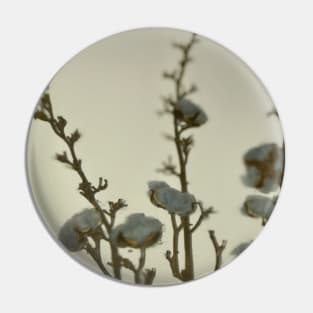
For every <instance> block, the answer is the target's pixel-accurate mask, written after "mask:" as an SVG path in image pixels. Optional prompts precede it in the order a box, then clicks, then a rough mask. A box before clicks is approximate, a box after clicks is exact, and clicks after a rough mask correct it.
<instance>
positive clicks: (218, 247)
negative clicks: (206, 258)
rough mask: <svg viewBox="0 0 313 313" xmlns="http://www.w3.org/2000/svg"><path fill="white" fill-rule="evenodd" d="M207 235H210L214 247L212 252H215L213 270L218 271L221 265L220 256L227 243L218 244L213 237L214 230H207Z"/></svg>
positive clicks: (224, 241)
mask: <svg viewBox="0 0 313 313" xmlns="http://www.w3.org/2000/svg"><path fill="white" fill-rule="evenodd" d="M209 235H210V239H211V241H212V243H213V246H214V250H215V258H216V260H215V267H214V270H215V271H216V270H218V269H219V268H220V267H221V265H222V254H223V251H224V249H225V248H226V245H227V241H226V240H223V241H222V243H221V244H219V243H218V241H217V239H216V236H215V231H214V230H209Z"/></svg>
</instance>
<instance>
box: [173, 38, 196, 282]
mask: <svg viewBox="0 0 313 313" xmlns="http://www.w3.org/2000/svg"><path fill="white" fill-rule="evenodd" d="M194 43H195V34H193V35H192V38H191V40H190V42H189V43H188V44H187V45H186V46H184V47H182V51H183V58H182V60H181V61H180V69H179V73H178V76H177V78H176V79H175V98H176V99H175V102H176V103H178V102H179V101H180V100H181V99H182V97H183V94H181V89H182V80H183V78H184V74H185V71H186V66H187V64H188V61H189V60H190V56H189V52H190V50H191V48H192V46H193V44H194ZM173 124H174V141H175V146H176V151H177V155H178V162H179V168H180V174H179V180H180V185H181V191H182V192H188V182H187V158H186V160H185V159H184V154H183V150H182V146H181V137H180V135H181V131H180V130H179V126H178V120H177V116H176V114H175V112H174V113H173ZM181 223H182V225H183V230H184V247H185V269H184V270H183V271H182V274H183V275H182V276H183V280H192V279H193V278H194V262H193V253H192V233H191V231H190V218H189V216H185V217H181ZM174 234H175V233H174Z"/></svg>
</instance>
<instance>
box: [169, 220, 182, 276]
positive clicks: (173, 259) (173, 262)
mask: <svg viewBox="0 0 313 313" xmlns="http://www.w3.org/2000/svg"><path fill="white" fill-rule="evenodd" d="M171 222H172V228H173V255H172V253H171V251H167V252H166V259H167V260H168V261H169V263H170V266H171V269H172V273H173V275H174V276H175V277H176V278H178V279H183V277H182V276H181V273H180V269H179V259H178V254H179V251H178V242H179V233H180V231H181V230H182V224H180V225H179V226H177V221H176V216H175V214H171Z"/></svg>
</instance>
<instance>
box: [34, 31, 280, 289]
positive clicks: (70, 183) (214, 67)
mask: <svg viewBox="0 0 313 313" xmlns="http://www.w3.org/2000/svg"><path fill="white" fill-rule="evenodd" d="M189 38H190V33H187V32H183V31H177V30H172V29H141V30H137V31H130V32H125V33H121V34H118V35H115V36H112V37H110V38H108V39H105V40H103V41H99V42H97V43H96V44H94V45H92V46H90V47H88V48H87V49H85V50H84V51H82V52H81V53H79V54H78V55H77V56H75V57H74V58H73V59H72V60H71V61H70V62H68V63H67V64H66V65H65V66H64V67H63V68H62V69H61V70H60V71H59V72H58V73H57V74H56V76H55V77H54V78H53V80H52V82H51V85H50V94H51V99H52V103H53V107H54V111H55V113H56V114H57V115H63V116H64V117H65V118H67V120H68V121H69V123H68V130H72V129H73V130H74V129H75V128H79V130H80V131H81V132H82V134H83V137H82V139H81V140H80V141H79V143H78V144H77V151H78V154H79V155H80V157H81V158H82V160H83V167H84V169H85V172H86V173H87V175H88V177H89V178H90V179H91V180H92V181H94V182H97V179H98V176H104V177H105V178H107V179H108V180H109V188H108V189H107V190H106V191H105V192H103V193H102V194H99V199H100V200H101V201H102V203H103V204H104V205H106V202H107V201H108V200H115V199H117V198H123V199H125V200H126V201H127V203H128V205H129V207H128V208H127V209H125V210H124V211H123V212H121V213H120V214H119V215H118V219H117V224H118V223H119V222H122V221H123V220H124V219H125V217H126V216H127V215H129V214H131V213H134V212H144V213H145V214H146V215H149V216H155V217H157V218H159V219H160V220H161V221H162V222H163V223H164V224H165V227H164V228H165V232H164V236H163V239H162V242H161V244H160V245H157V246H156V247H154V248H151V249H149V251H148V252H147V264H146V267H157V276H156V279H155V282H154V283H156V284H167V283H173V282H177V280H176V279H174V278H173V277H172V275H171V272H170V269H169V266H168V262H167V261H166V260H165V257H164V253H165V251H166V250H167V249H168V248H170V247H171V226H170V223H169V222H170V220H169V215H168V214H167V213H166V212H165V211H163V210H162V209H159V208H156V207H154V206H153V205H152V204H151V203H150V201H149V199H148V197H147V182H148V181H149V180H165V181H166V182H167V183H169V184H170V185H172V186H173V187H179V184H178V181H177V179H176V178H173V177H170V176H164V175H162V174H160V173H156V171H155V169H156V168H158V167H159V165H160V164H161V161H162V160H165V159H166V158H167V156H168V155H169V154H171V155H173V159H174V160H175V161H176V154H175V149H174V146H173V144H172V143H170V142H168V141H165V140H164V139H163V138H162V136H161V134H162V133H164V132H169V133H170V132H172V123H171V119H170V118H169V117H167V116H164V117H162V118H160V117H158V116H157V115H156V112H157V111H158V110H159V109H160V108H161V106H162V103H161V101H160V96H161V95H168V94H170V93H172V92H173V85H172V84H171V82H169V81H165V80H164V79H162V78H161V73H162V71H163V70H171V69H174V68H175V67H176V66H177V62H178V59H179V57H180V54H179V51H177V50H174V49H173V48H172V47H171V43H172V42H173V41H182V42H187V41H188V40H189ZM199 38H200V42H199V43H198V44H197V45H195V47H194V50H193V52H192V55H193V57H194V62H193V63H192V64H191V65H190V67H188V69H187V73H186V80H185V82H186V83H188V82H189V83H196V85H197V86H198V88H199V91H198V92H197V93H195V94H194V95H192V96H190V99H192V100H193V101H194V102H196V103H198V104H199V105H201V107H202V108H203V109H204V110H205V111H206V112H207V114H208V115H209V122H208V123H207V124H205V125H204V126H202V127H200V128H197V129H194V130H192V131H190V133H192V134H194V138H195V142H196V143H195V147H194V149H193V150H192V152H191V156H190V161H189V164H188V174H189V181H190V192H192V193H193V194H194V195H195V196H196V197H197V199H199V200H202V201H203V202H204V204H206V205H213V206H214V208H215V209H216V210H217V211H218V213H217V214H215V215H213V216H212V217H211V218H210V219H209V220H206V221H205V222H203V224H202V226H201V227H200V228H199V229H198V231H197V232H196V233H195V235H194V256H195V272H196V276H203V275H205V274H206V273H208V272H211V271H212V270H213V267H214V260H215V259H214V250H213V247H212V243H211V241H210V240H209V236H208V233H207V231H208V230H209V229H214V230H215V231H216V235H217V237H218V239H219V240H221V239H226V240H227V241H228V245H227V248H226V250H225V252H224V264H226V263H228V262H229V261H230V260H231V259H232V258H233V256H231V255H230V252H231V251H232V249H233V248H234V247H235V246H237V245H238V244H239V243H241V242H243V241H247V240H251V239H253V238H255V237H256V235H257V234H258V233H259V232H260V230H261V229H262V228H261V223H260V221H259V220H253V219H251V218H248V217H245V216H243V215H241V213H240V207H241V205H242V203H243V201H244V200H245V197H246V195H248V194H256V193H257V192H256V191H254V190H253V189H250V188H247V187H245V186H244V185H243V184H242V183H241V179H240V177H241V176H242V175H243V174H244V167H243V163H242V156H243V154H244V153H245V152H246V151H247V150H248V149H249V148H251V147H253V146H257V145H259V144H262V143H266V142H277V143H278V144H279V145H281V144H282V133H281V128H280V124H279V121H278V119H277V118H276V117H271V118H267V117H266V113H267V112H268V111H270V110H271V109H272V108H273V103H272V101H271V98H270V96H269V95H268V93H267V92H266V90H265V89H264V87H263V85H262V84H261V83H260V82H259V80H258V78H257V77H256V76H255V75H254V74H253V72H252V71H251V70H250V69H249V68H248V67H247V66H246V65H245V64H244V63H243V62H242V61H240V60H239V59H238V58H237V57H236V56H234V55H233V54H232V53H231V52H229V51H228V50H226V49H225V48H223V47H221V46H220V45H218V44H216V43H214V42H212V41H210V40H207V39H206V38H203V37H199ZM64 149H65V147H64V144H63V143H62V142H61V141H60V139H59V138H57V137H56V136H55V135H54V133H53V132H52V130H51V129H50V127H49V125H48V124H44V123H43V122H41V121H35V122H33V123H32V125H31V130H30V134H29V144H28V170H29V178H30V183H31V187H32V190H33V193H34V198H35V202H36V205H37V207H38V208H39V211H40V214H41V215H42V217H43V219H44V220H45V221H46V223H47V224H49V227H50V230H51V232H52V233H53V234H57V232H58V231H59V229H60V227H61V225H62V224H63V223H64V222H65V221H66V220H67V219H68V218H69V217H71V216H72V215H73V214H75V213H76V212H78V211H80V210H81V209H83V208H85V207H88V206H89V205H88V203H87V202H86V201H85V200H84V199H83V198H82V197H81V196H80V195H79V193H78V191H77V185H78V181H79V180H78V177H77V176H76V174H75V173H74V172H73V171H71V170H70V169H67V168H65V167H64V166H63V165H62V164H60V163H58V162H57V161H55V160H54V159H53V156H54V154H55V153H56V152H62V151H63V150H64ZM195 218H196V215H195ZM125 254H126V255H128V257H131V258H133V257H134V256H136V252H133V253H129V254H128V252H127V250H125ZM76 256H77V254H76ZM80 258H82V259H83V262H84V263H86V260H87V261H88V260H89V258H88V257H85V255H84V254H82V255H81V256H80ZM87 263H88V262H87ZM89 266H91V267H92V268H94V269H95V270H96V271H97V268H96V267H94V266H93V263H92V265H89ZM123 278H124V279H125V280H126V281H132V273H131V272H129V271H127V270H125V271H123Z"/></svg>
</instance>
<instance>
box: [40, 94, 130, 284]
mask: <svg viewBox="0 0 313 313" xmlns="http://www.w3.org/2000/svg"><path fill="white" fill-rule="evenodd" d="M44 101H45V103H44V109H45V110H46V111H47V113H48V115H46V113H44V112H40V111H37V112H36V113H35V118H39V119H41V120H43V121H46V122H48V123H49V124H50V126H51V128H52V130H53V131H54V133H55V134H56V135H57V136H58V137H59V138H61V139H62V140H63V141H64V143H65V144H66V146H67V148H68V150H69V152H70V154H71V158H72V160H69V159H68V157H67V154H66V152H64V153H63V155H57V159H58V160H59V161H61V162H63V163H66V164H68V165H70V166H71V167H72V169H73V170H74V171H75V172H76V173H77V174H78V176H79V177H80V179H81V183H80V184H79V191H80V194H81V195H82V196H83V197H84V198H85V199H87V200H88V201H89V203H90V204H91V205H92V206H93V207H94V208H95V210H97V212H98V213H99V215H100V217H101V220H102V223H103V224H104V226H105V228H106V231H107V233H108V235H109V237H110V233H111V231H112V228H113V225H114V221H115V213H116V211H117V210H115V211H113V212H111V216H110V217H111V221H110V222H109V221H108V219H107V217H106V215H105V211H104V210H103V209H102V208H101V206H100V205H99V203H98V201H97V199H96V196H95V194H96V193H98V192H100V191H102V190H105V189H106V188H107V186H108V182H107V180H103V179H102V178H101V177H100V178H99V183H98V186H97V187H95V186H93V185H92V183H91V182H90V181H89V180H88V178H87V176H86V174H85V172H84V170H83V167H82V160H81V159H79V158H78V156H77V153H76V150H75V143H76V142H77V141H78V139H79V138H80V133H79V132H78V131H77V130H76V131H75V132H74V133H72V134H71V135H66V134H65V126H66V123H67V122H66V120H65V119H64V118H63V117H60V116H59V117H58V118H57V119H56V118H55V116H54V112H53V107H52V103H51V99H50V95H49V94H48V93H47V94H46V95H45V99H44ZM121 202H122V201H121ZM121 202H120V200H119V201H118V203H121ZM122 206H125V205H124V203H123V205H122ZM122 206H121V207H122ZM103 239H104V240H107V239H108V238H107V237H106V235H105V234H104V233H103ZM96 243H97V242H96ZM98 248H99V247H97V250H96V251H94V250H93V249H92V248H90V247H87V249H86V251H87V253H89V254H90V255H91V256H92V257H93V258H94V260H95V261H96V262H97V264H98V265H99V267H100V268H101V270H102V271H103V272H104V273H105V274H107V275H108V272H107V270H106V269H105V268H104V266H103V263H102V261H101V256H99V255H98V252H97V251H98ZM110 248H111V256H112V257H111V258H112V266H113V270H114V277H115V278H117V279H120V278H121V273H120V268H121V265H120V261H119V257H118V251H117V248H116V247H115V246H114V245H112V243H111V242H110Z"/></svg>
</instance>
